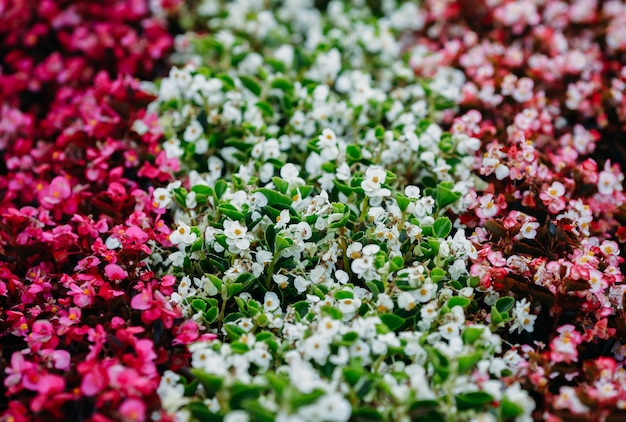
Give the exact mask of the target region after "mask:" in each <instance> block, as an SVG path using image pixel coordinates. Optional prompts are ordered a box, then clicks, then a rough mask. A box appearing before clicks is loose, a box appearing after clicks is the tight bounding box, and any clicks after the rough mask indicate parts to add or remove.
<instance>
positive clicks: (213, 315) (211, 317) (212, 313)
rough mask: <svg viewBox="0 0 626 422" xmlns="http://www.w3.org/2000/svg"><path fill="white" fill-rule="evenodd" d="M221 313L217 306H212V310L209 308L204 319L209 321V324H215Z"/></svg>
mask: <svg viewBox="0 0 626 422" xmlns="http://www.w3.org/2000/svg"><path fill="white" fill-rule="evenodd" d="M219 313H220V311H219V309H217V306H212V307H211V308H209V309H208V310H207V311H206V312H204V319H206V320H207V322H208V323H209V324H211V323H213V322H215V320H216V319H217V316H218V315H219Z"/></svg>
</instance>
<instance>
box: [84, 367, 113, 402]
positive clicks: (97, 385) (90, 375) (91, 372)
mask: <svg viewBox="0 0 626 422" xmlns="http://www.w3.org/2000/svg"><path fill="white" fill-rule="evenodd" d="M78 371H79V372H80V373H81V374H82V375H83V380H82V382H81V384H80V391H81V392H82V393H83V394H84V395H86V396H95V395H96V394H98V393H99V392H101V391H102V390H103V389H104V388H105V387H106V386H107V384H108V383H109V378H108V375H107V371H106V370H105V369H104V368H103V367H102V366H101V365H100V364H98V363H97V362H93V361H87V362H83V363H81V364H79V365H78Z"/></svg>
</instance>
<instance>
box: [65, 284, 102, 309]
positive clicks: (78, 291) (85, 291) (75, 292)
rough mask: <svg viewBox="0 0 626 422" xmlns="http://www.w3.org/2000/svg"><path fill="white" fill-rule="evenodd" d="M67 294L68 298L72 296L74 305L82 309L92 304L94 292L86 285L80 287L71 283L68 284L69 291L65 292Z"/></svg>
mask: <svg viewBox="0 0 626 422" xmlns="http://www.w3.org/2000/svg"><path fill="white" fill-rule="evenodd" d="M67 294H68V295H69V296H73V301H74V305H76V306H78V307H79V308H84V307H86V306H89V305H92V304H93V301H94V296H95V295H96V292H95V291H94V289H93V287H92V286H91V285H90V284H88V283H84V284H82V285H81V287H79V286H77V285H76V284H74V283H72V284H70V291H69V292H67Z"/></svg>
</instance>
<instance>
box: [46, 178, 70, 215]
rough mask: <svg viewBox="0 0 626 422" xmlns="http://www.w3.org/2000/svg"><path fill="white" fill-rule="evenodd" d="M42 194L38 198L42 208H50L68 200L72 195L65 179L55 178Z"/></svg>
mask: <svg viewBox="0 0 626 422" xmlns="http://www.w3.org/2000/svg"><path fill="white" fill-rule="evenodd" d="M42 193H43V195H42V197H41V198H40V201H41V204H42V206H44V207H45V208H52V207H54V206H55V205H58V204H60V203H61V202H63V201H64V200H66V199H67V198H69V197H70V195H71V194H72V188H71V186H70V183H69V181H68V180H67V178H65V177H63V176H57V177H55V178H54V179H52V182H50V185H49V186H48V188H47V189H45V190H44V191H43V192H42Z"/></svg>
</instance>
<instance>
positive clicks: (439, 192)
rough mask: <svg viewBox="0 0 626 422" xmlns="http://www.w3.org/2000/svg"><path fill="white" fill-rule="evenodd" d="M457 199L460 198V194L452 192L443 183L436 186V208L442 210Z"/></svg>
mask: <svg viewBox="0 0 626 422" xmlns="http://www.w3.org/2000/svg"><path fill="white" fill-rule="evenodd" d="M459 198H461V193H459V192H454V191H452V189H449V188H447V187H445V185H443V183H440V184H438V185H437V189H436V190H435V201H436V203H437V208H439V209H443V208H445V207H447V206H448V205H450V204H453V203H455V202H456V201H458V200H459Z"/></svg>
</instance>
